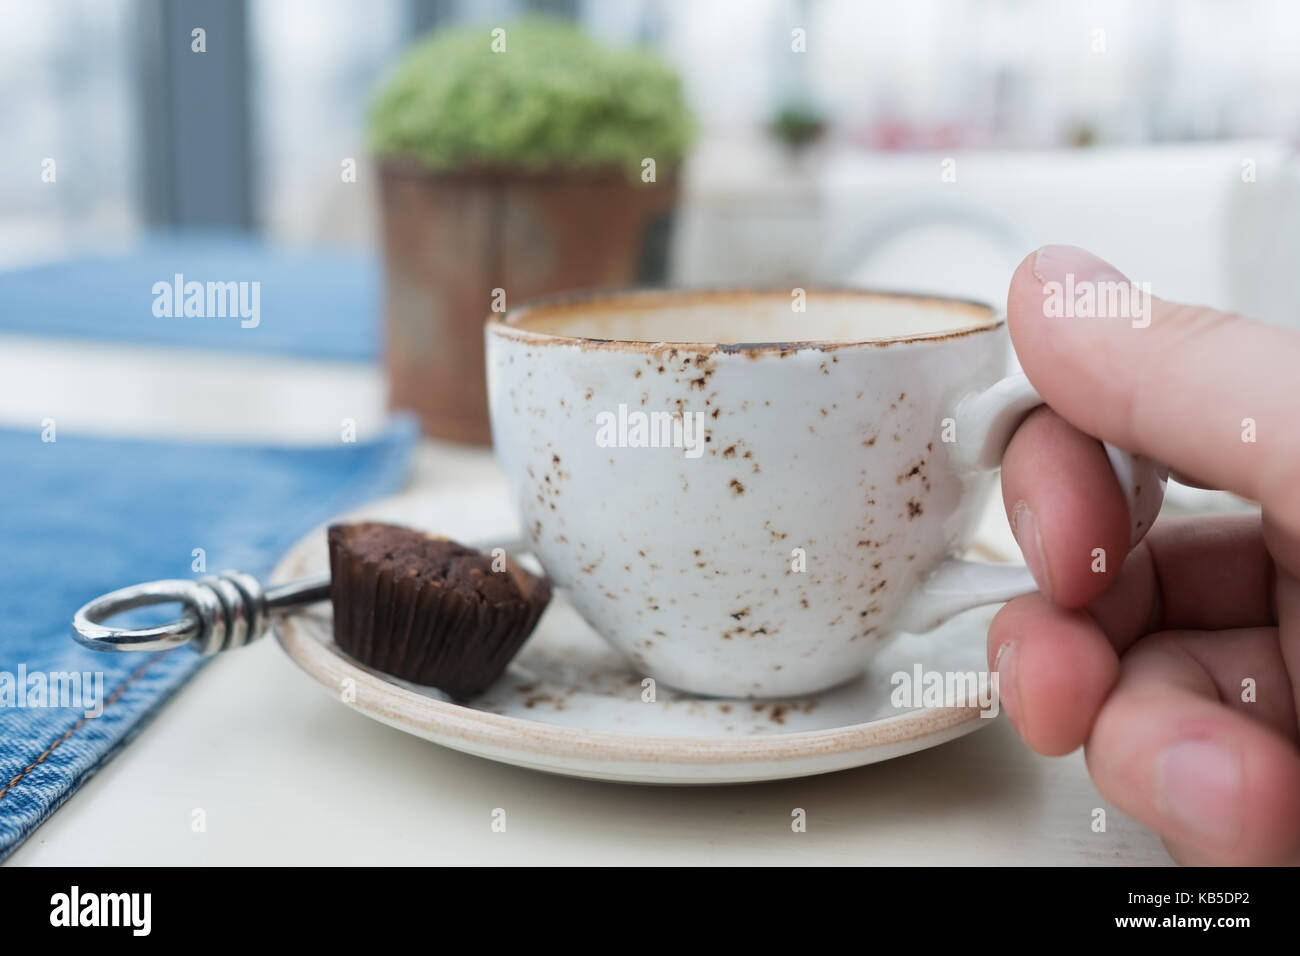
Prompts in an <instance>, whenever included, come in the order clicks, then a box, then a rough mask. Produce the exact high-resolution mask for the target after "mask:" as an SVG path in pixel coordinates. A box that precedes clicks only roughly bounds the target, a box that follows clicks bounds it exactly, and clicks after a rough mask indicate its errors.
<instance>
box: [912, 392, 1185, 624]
mask: <svg viewBox="0 0 1300 956" xmlns="http://www.w3.org/2000/svg"><path fill="white" fill-rule="evenodd" d="M1042 404H1044V403H1043V398H1042V396H1041V395H1039V394H1038V391H1037V390H1036V389H1035V388H1034V386H1033V385H1031V384H1030V383H1029V379H1028V378H1026V377H1025V375H1024V374H1023V373H1019V374H1016V375H1012V376H1009V377H1007V378H1004V379H1002V381H1000V382H998V383H997V384H995V385H993V386H991V387H990V388H988V389H986V390H985V391H983V392H977V393H975V394H972V395H967V396H966V397H964V398H962V399H961V400H960V401H959V402H958V403H957V407H956V409H955V410H954V413H953V422H952V424H953V428H952V434H953V435H954V437H955V439H956V440H955V441H954V442H953V443H952V445H951V451H950V454H951V456H952V459H953V461H954V464H955V465H956V467H957V468H958V470H959V471H966V472H978V471H992V470H993V469H996V468H997V467H998V466H999V465H1000V464H1001V462H1002V456H1003V454H1005V452H1006V450H1007V445H1009V444H1010V443H1011V436H1012V435H1014V434H1015V432H1016V429H1017V428H1019V427H1020V423H1021V422H1023V421H1024V420H1025V417H1026V416H1027V415H1028V414H1029V413H1030V412H1031V411H1033V410H1034V409H1035V408H1037V407H1038V406H1039V405H1042ZM1104 447H1105V449H1106V457H1107V458H1108V459H1110V466H1111V468H1112V469H1113V470H1114V472H1115V478H1116V480H1117V481H1118V482H1119V486H1120V489H1121V490H1122V491H1123V493H1124V500H1125V502H1126V503H1127V505H1128V513H1129V520H1130V523H1131V524H1130V527H1131V532H1130V539H1129V547H1130V548H1132V547H1134V546H1135V545H1136V544H1137V543H1138V542H1139V541H1141V540H1142V536H1143V535H1145V534H1146V533H1147V531H1148V530H1150V528H1151V525H1152V523H1153V522H1154V521H1155V519H1156V515H1157V514H1158V513H1159V511H1160V505H1161V503H1162V502H1163V501H1164V496H1165V482H1166V480H1167V479H1168V477H1169V470H1168V469H1167V468H1166V467H1165V466H1163V465H1160V464H1158V463H1157V462H1154V461H1152V460H1151V459H1150V458H1147V457H1145V456H1143V455H1135V454H1131V453H1130V452H1126V451H1122V450H1121V449H1119V448H1116V447H1115V446H1114V445H1110V444H1105V445H1104ZM1035 590H1037V585H1036V584H1035V583H1034V579H1033V576H1032V575H1031V574H1030V573H1029V569H1028V568H1027V567H1025V566H1024V565H1021V564H993V563H991V562H987V561H971V560H967V559H965V558H956V557H954V558H949V559H948V560H947V561H945V562H944V563H943V564H941V565H939V567H938V568H936V569H935V570H934V571H933V572H932V573H931V574H930V576H929V577H928V578H926V580H925V582H924V583H923V584H922V585H921V586H920V587H919V588H917V589H916V591H915V592H913V594H912V595H911V596H910V597H909V598H908V601H907V603H906V604H905V605H904V606H903V609H902V612H901V613H900V615H899V617H898V618H897V619H896V621H895V627H896V628H897V629H898V630H901V631H910V632H914V633H920V632H923V631H928V630H931V629H932V628H935V627H937V626H938V625H940V624H942V623H943V622H944V621H946V620H947V619H948V618H950V617H952V616H953V615H954V614H958V613H960V612H961V611H968V610H970V609H971V608H976V607H982V606H984V605H986V604H1000V603H1001V602H1003V601H1009V600H1011V599H1012V598H1016V597H1020V596H1021V595H1024V594H1031V593H1033V592H1034V591H1035Z"/></svg>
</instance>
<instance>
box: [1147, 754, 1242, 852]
mask: <svg viewBox="0 0 1300 956" xmlns="http://www.w3.org/2000/svg"><path fill="white" fill-rule="evenodd" d="M1156 808H1157V809H1159V810H1160V811H1161V812H1163V813H1167V814H1169V815H1170V816H1171V817H1173V818H1174V819H1175V820H1177V821H1178V822H1179V823H1181V824H1183V826H1185V827H1187V828H1188V829H1190V830H1192V831H1194V832H1195V833H1198V834H1200V835H1201V836H1202V837H1205V838H1206V839H1208V840H1211V841H1213V842H1214V843H1216V844H1218V845H1220V846H1225V847H1227V846H1231V845H1232V844H1233V843H1234V842H1236V839H1237V836H1238V835H1239V834H1240V832H1241V822H1242V812H1243V810H1242V805H1241V759H1240V758H1239V757H1238V756H1237V755H1236V754H1235V753H1232V752H1230V751H1227V750H1224V749H1223V748H1222V747H1219V746H1218V745H1217V744H1212V743H1209V742H1208V741H1204V740H1185V741H1182V742H1181V743H1176V744H1174V745H1173V746H1172V747H1170V748H1169V749H1167V750H1165V751H1164V752H1163V753H1161V754H1160V756H1159V757H1157V758H1156Z"/></svg>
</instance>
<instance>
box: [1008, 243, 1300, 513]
mask: <svg viewBox="0 0 1300 956" xmlns="http://www.w3.org/2000/svg"><path fill="white" fill-rule="evenodd" d="M1007 323H1008V325H1009V327H1010V331H1011V339H1012V342H1013V343H1014V345H1015V348H1016V354H1017V355H1018V356H1019V358H1020V362H1021V364H1022V366H1023V367H1024V370H1025V374H1026V375H1028V376H1029V380H1030V381H1031V382H1033V384H1034V386H1035V387H1036V388H1037V389H1038V391H1039V393H1040V394H1041V395H1042V396H1043V398H1044V400H1045V401H1046V402H1047V403H1048V404H1049V405H1050V406H1051V407H1052V408H1053V409H1054V410H1055V411H1056V412H1057V413H1058V414H1059V415H1060V416H1061V417H1062V418H1064V419H1065V420H1066V421H1068V422H1069V423H1070V424H1072V425H1073V426H1074V427H1076V428H1078V429H1079V430H1080V431H1083V432H1086V433H1087V434H1089V435H1092V436H1094V437H1096V438H1100V439H1103V440H1104V441H1108V442H1110V443H1111V444H1113V445H1117V446H1119V447H1120V448H1124V449H1126V450H1128V451H1132V452H1139V453H1142V454H1145V455H1148V456H1149V457H1151V458H1154V459H1156V460H1158V461H1161V462H1163V463H1164V464H1167V465H1169V466H1170V467H1171V468H1172V469H1173V470H1174V471H1176V472H1178V473H1180V474H1186V475H1189V476H1192V477H1193V478H1194V479H1195V480H1196V481H1197V482H1198V483H1202V484H1204V485H1206V486H1207V487H1215V488H1225V489H1228V490H1231V491H1234V492H1236V493H1238V494H1240V495H1242V496H1243V497H1246V498H1250V499H1252V500H1254V501H1257V502H1260V503H1261V504H1263V505H1264V506H1265V508H1266V509H1267V510H1268V512H1269V516H1270V520H1271V521H1272V522H1273V523H1275V524H1277V525H1278V526H1279V527H1281V528H1283V529H1285V530H1286V531H1288V532H1289V533H1290V534H1292V535H1297V536H1300V495H1296V494H1294V489H1295V488H1296V487H1297V483H1298V482H1300V429H1297V428H1296V423H1295V417H1296V415H1297V414H1300V385H1298V384H1297V370H1298V369H1300V334H1297V333H1295V332H1291V331H1288V330H1285V329H1279V328H1275V327H1272V326H1267V325H1263V324H1261V323H1258V322H1252V321H1250V320H1248V319H1244V318H1242V317H1241V316H1238V315H1233V314H1230V313H1225V312H1216V311H1215V310H1213V309H1207V308H1200V307H1195V306H1186V305H1178V304H1176V303H1172V302H1166V301H1164V300H1163V299H1158V298H1156V297H1154V296H1152V295H1151V294H1150V286H1149V284H1143V283H1137V282H1133V281H1132V280H1130V279H1129V278H1127V277H1125V276H1124V275H1123V274H1122V273H1120V272H1119V270H1117V269H1116V268H1115V267H1114V266H1112V265H1110V264H1109V263H1107V262H1104V261H1102V260H1101V259H1098V258H1097V257H1096V256H1094V255H1092V254H1091V253H1088V252H1085V251H1084V250H1082V249H1078V248H1075V247H1073V246H1044V247H1043V248H1041V249H1039V250H1038V251H1037V252H1036V253H1034V254H1033V255H1030V256H1029V257H1027V258H1026V259H1025V260H1024V261H1023V262H1021V263H1020V266H1019V268H1017V269H1016V272H1015V275H1014V276H1013V277H1012V280H1011V288H1010V291H1009V293H1008V295H1007Z"/></svg>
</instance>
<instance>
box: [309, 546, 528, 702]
mask: <svg viewBox="0 0 1300 956" xmlns="http://www.w3.org/2000/svg"><path fill="white" fill-rule="evenodd" d="M329 551H330V599H331V600H332V602H333V604H334V641H335V643H336V644H338V646H339V647H340V648H342V649H343V651H344V652H345V653H347V654H348V655H349V656H351V657H353V658H355V659H356V660H358V661H360V662H361V663H363V664H365V665H367V666H369V667H373V668H374V669H375V670H379V671H383V672H384V673H386V674H392V675H393V676H394V677H400V678H402V679H403V680H408V681H411V682H412V683H416V684H426V685H429V686H431V687H437V688H438V689H439V690H442V691H445V692H446V693H448V694H450V695H451V696H453V697H457V698H462V699H464V698H467V697H472V696H474V695H475V694H477V693H479V692H480V691H482V690H483V689H485V688H486V687H487V686H488V685H489V684H491V683H492V682H493V681H494V680H496V679H497V678H498V677H500V676H501V674H502V672H503V671H504V670H505V669H506V665H507V664H509V663H510V660H511V658H513V657H514V656H515V654H516V653H517V652H518V650H519V648H520V647H521V646H522V645H523V643H524V641H525V640H526V639H527V638H528V635H529V634H531V633H532V631H533V628H534V627H535V626H536V625H537V619H538V618H539V617H541V614H542V611H543V610H545V608H546V605H547V604H548V603H549V602H550V599H551V585H550V582H549V581H547V580H546V579H545V578H539V577H537V576H536V575H533V574H530V573H528V572H527V571H525V570H524V569H523V568H520V567H518V566H517V565H516V562H515V561H513V560H510V561H508V562H507V565H506V568H505V569H503V570H496V571H494V570H493V569H492V562H493V559H492V558H491V557H489V556H488V555H485V554H482V553H480V552H478V551H474V550H472V549H470V548H466V547H465V546H463V545H461V544H457V543H456V542H455V541H451V540H448V539H447V538H440V537H437V536H435V535H430V534H424V533H422V532H419V531H414V530H412V529H410V528H403V527H401V526H399V525H391V524H380V523H377V522H363V523H358V524H341V525H334V526H332V527H331V528H330V529H329Z"/></svg>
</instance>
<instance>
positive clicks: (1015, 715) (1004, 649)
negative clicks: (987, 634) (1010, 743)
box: [993, 641, 1021, 731]
mask: <svg viewBox="0 0 1300 956" xmlns="http://www.w3.org/2000/svg"><path fill="white" fill-rule="evenodd" d="M993 670H994V671H995V672H996V673H997V675H998V704H999V706H1001V708H1002V709H1003V710H1004V711H1005V712H1006V715H1007V720H1009V721H1011V726H1013V727H1015V728H1016V730H1017V731H1020V729H1021V728H1020V695H1019V694H1017V693H1016V642H1015V641H1007V642H1006V643H1005V644H1003V645H1002V646H1001V647H999V648H998V654H997V657H995V658H993Z"/></svg>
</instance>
